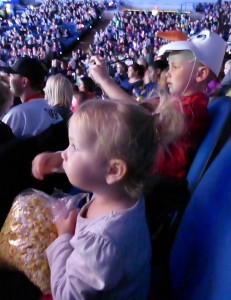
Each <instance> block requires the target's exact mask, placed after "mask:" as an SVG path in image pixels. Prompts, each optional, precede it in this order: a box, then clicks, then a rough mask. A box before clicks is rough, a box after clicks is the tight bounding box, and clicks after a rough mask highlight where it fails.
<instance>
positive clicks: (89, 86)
mask: <svg viewBox="0 0 231 300" xmlns="http://www.w3.org/2000/svg"><path fill="white" fill-rule="evenodd" d="M80 80H81V81H82V83H83V85H84V89H85V91H86V92H87V93H88V92H90V93H93V92H94V91H95V89H96V86H95V83H94V81H93V80H92V79H91V77H87V76H85V77H82V78H80Z"/></svg>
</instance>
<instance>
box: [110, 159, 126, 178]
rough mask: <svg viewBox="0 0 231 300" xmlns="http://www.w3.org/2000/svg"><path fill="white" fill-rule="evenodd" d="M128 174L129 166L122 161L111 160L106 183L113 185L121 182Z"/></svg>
mask: <svg viewBox="0 0 231 300" xmlns="http://www.w3.org/2000/svg"><path fill="white" fill-rule="evenodd" d="M126 173H127V164H126V163H125V161H123V160H122V159H111V160H110V162H109V166H108V170H107V175H106V182H107V184H113V183H116V182H118V181H120V180H121V179H122V178H123V177H124V176H125V174H126Z"/></svg>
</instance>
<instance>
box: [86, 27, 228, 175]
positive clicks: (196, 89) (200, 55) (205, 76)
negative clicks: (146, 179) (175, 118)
mask: <svg viewBox="0 0 231 300" xmlns="http://www.w3.org/2000/svg"><path fill="white" fill-rule="evenodd" d="M225 50H226V42H225V41H224V40H223V39H222V38H221V37H220V36H219V35H218V34H216V33H214V32H210V31H209V30H203V31H201V32H200V33H199V34H197V35H195V36H193V37H192V38H190V39H189V40H187V41H177V42H171V43H169V44H166V45H164V46H162V47H161V48H160V51H159V56H161V55H164V54H165V53H170V54H169V71H168V72H167V73H166V78H167V84H168V88H169V91H170V95H171V96H172V97H177V98H178V99H179V107H180V109H182V112H183V113H184V115H185V134H184V136H183V137H182V138H180V139H179V140H178V141H177V142H176V143H175V144H171V145H169V146H168V149H166V151H165V153H164V155H163V151H162V150H163V149H160V152H161V153H162V154H161V155H159V157H158V160H157V164H156V166H155V168H154V169H155V170H158V171H159V172H160V173H161V174H162V175H165V176H173V177H178V178H182V177H184V176H185V175H186V174H187V171H188V169H189V167H190V164H191V162H192V160H193V157H194V155H195V153H196V150H197V148H198V146H199V145H200V143H201V140H202V138H203V136H204V134H205V132H206V130H207V128H208V125H209V115H208V110H207V103H208V99H207V98H206V96H205V94H204V90H205V88H206V86H207V83H208V82H209V81H210V79H211V77H214V76H218V74H219V72H220V69H221V66H222V61H223V58H224V54H225ZM90 74H91V76H92V77H93V78H94V80H95V81H96V82H97V83H98V84H99V85H100V86H101V87H102V88H103V90H104V91H105V93H106V94H107V95H108V96H109V98H116V99H121V100H122V99H123V100H126V101H134V99H133V98H132V97H130V96H129V95H127V94H126V93H124V92H123V91H121V89H120V88H119V87H118V86H117V85H116V84H115V83H114V82H113V80H112V79H110V77H109V76H108V75H107V72H106V68H105V65H104V63H103V62H102V60H101V59H100V58H99V57H95V58H94V64H91V65H90ZM150 100H151V99H150Z"/></svg>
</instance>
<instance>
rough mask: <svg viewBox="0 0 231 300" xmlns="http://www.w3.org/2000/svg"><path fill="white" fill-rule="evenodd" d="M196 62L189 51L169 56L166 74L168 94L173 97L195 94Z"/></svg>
mask: <svg viewBox="0 0 231 300" xmlns="http://www.w3.org/2000/svg"><path fill="white" fill-rule="evenodd" d="M196 69H197V62H196V61H195V58H194V56H193V53H191V52H189V51H173V52H171V53H170V55H169V70H168V72H167V73H166V78H167V85H168V88H169V92H170V94H171V95H174V96H188V95H191V94H193V93H195V92H196V91H195V86H196V80H195V76H196Z"/></svg>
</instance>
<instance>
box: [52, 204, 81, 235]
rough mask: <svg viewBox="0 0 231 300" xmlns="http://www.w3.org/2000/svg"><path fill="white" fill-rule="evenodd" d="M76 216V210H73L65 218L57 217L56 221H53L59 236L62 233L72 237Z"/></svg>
mask: <svg viewBox="0 0 231 300" xmlns="http://www.w3.org/2000/svg"><path fill="white" fill-rule="evenodd" d="M77 216H78V210H77V209H73V210H71V211H70V213H69V215H68V216H67V217H66V218H65V217H58V219H57V220H56V221H55V225H56V228H57V231H58V235H59V236H60V235H62V234H64V233H70V234H72V235H74V233H75V226H76V219H77Z"/></svg>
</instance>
